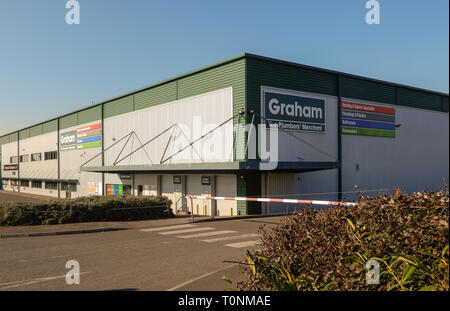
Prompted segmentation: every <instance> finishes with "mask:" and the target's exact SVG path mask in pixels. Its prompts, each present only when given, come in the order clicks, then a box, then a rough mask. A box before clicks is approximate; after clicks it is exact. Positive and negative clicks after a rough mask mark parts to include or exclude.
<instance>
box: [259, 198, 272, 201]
mask: <svg viewBox="0 0 450 311" xmlns="http://www.w3.org/2000/svg"><path fill="white" fill-rule="evenodd" d="M256 200H257V201H258V202H270V199H266V198H259V199H256Z"/></svg>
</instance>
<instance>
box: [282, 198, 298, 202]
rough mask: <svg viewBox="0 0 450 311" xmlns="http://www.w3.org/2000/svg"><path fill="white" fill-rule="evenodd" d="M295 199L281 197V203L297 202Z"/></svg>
mask: <svg viewBox="0 0 450 311" xmlns="http://www.w3.org/2000/svg"><path fill="white" fill-rule="evenodd" d="M297 202H298V201H297V200H292V199H283V203H297Z"/></svg>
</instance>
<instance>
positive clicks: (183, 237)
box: [177, 230, 236, 239]
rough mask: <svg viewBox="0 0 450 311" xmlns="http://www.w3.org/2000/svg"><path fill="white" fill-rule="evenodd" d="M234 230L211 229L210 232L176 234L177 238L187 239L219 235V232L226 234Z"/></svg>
mask: <svg viewBox="0 0 450 311" xmlns="http://www.w3.org/2000/svg"><path fill="white" fill-rule="evenodd" d="M235 232H236V231H232V230H222V231H212V232H202V233H197V234H191V235H180V236H177V238H182V239H189V238H198V237H203V236H213V235H220V234H227V233H235Z"/></svg>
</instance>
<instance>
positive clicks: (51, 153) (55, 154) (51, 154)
mask: <svg viewBox="0 0 450 311" xmlns="http://www.w3.org/2000/svg"><path fill="white" fill-rule="evenodd" d="M55 159H58V151H48V152H46V153H44V160H45V161H47V160H55Z"/></svg>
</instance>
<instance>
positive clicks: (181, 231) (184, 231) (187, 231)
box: [158, 227, 214, 235]
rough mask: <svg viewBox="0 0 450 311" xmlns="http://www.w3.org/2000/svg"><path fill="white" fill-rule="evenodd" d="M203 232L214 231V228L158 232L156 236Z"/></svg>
mask: <svg viewBox="0 0 450 311" xmlns="http://www.w3.org/2000/svg"><path fill="white" fill-rule="evenodd" d="M205 230H214V228H210V227H203V228H194V229H186V230H175V231H169V232H158V234H162V235H168V234H180V233H189V232H197V231H205Z"/></svg>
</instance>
